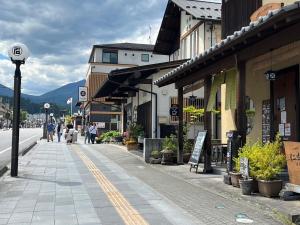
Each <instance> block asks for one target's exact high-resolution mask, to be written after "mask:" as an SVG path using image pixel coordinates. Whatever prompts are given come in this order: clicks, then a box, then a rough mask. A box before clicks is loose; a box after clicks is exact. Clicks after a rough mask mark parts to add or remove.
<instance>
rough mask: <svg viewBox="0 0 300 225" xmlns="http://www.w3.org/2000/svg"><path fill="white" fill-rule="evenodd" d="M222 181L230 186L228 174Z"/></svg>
mask: <svg viewBox="0 0 300 225" xmlns="http://www.w3.org/2000/svg"><path fill="white" fill-rule="evenodd" d="M223 181H224V183H225V184H228V185H231V178H230V175H229V174H225V175H224V178H223Z"/></svg>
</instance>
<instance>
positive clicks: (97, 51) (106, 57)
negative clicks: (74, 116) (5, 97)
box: [84, 43, 169, 130]
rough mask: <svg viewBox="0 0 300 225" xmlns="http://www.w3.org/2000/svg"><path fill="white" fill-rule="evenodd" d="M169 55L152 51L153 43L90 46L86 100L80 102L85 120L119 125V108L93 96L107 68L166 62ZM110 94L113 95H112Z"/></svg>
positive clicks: (112, 126) (113, 126) (108, 127)
mask: <svg viewBox="0 0 300 225" xmlns="http://www.w3.org/2000/svg"><path fill="white" fill-rule="evenodd" d="M168 60H169V57H168V56H165V55H161V54H154V53H153V45H145V44H133V43H119V44H105V45H94V46H93V49H92V51H91V55H90V58H89V68H88V71H87V74H86V86H87V87H88V102H86V103H85V105H84V112H85V117H86V121H89V122H97V123H100V124H101V125H100V126H101V128H103V129H106V130H117V129H119V128H120V121H121V115H122V110H121V109H120V107H118V106H117V105H114V104H113V102H105V99H101V98H94V95H95V94H96V91H97V90H98V89H99V87H100V86H101V85H102V84H103V83H104V82H105V81H106V79H107V75H108V74H109V72H110V71H112V70H116V69H124V68H130V67H136V66H139V65H147V64H151V63H158V62H165V61H168ZM112 97H113V96H112Z"/></svg>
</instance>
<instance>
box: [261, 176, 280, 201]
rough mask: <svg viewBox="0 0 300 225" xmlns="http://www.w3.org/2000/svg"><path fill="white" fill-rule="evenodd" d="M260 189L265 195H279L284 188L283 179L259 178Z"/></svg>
mask: <svg viewBox="0 0 300 225" xmlns="http://www.w3.org/2000/svg"><path fill="white" fill-rule="evenodd" d="M258 189H259V193H260V194H262V195H263V196H265V197H269V198H271V197H277V196H278V195H279V192H280V191H281V189H282V180H271V181H266V180H258Z"/></svg>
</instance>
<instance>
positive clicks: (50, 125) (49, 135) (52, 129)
mask: <svg viewBox="0 0 300 225" xmlns="http://www.w3.org/2000/svg"><path fill="white" fill-rule="evenodd" d="M54 132H55V126H54V124H53V123H52V122H51V121H50V122H49V123H48V125H47V141H48V142H49V141H50V140H51V141H52V142H53V135H54Z"/></svg>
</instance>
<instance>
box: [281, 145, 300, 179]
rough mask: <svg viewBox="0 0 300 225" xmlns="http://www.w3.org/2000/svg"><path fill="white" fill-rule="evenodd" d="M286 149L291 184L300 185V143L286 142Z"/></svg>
mask: <svg viewBox="0 0 300 225" xmlns="http://www.w3.org/2000/svg"><path fill="white" fill-rule="evenodd" d="M284 148H285V156H286V160H287V166H288V171H289V177H290V183H292V184H296V185H300V142H292V141H285V142H284Z"/></svg>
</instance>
